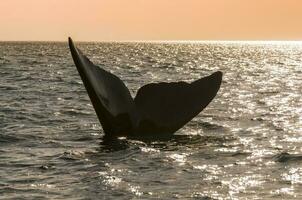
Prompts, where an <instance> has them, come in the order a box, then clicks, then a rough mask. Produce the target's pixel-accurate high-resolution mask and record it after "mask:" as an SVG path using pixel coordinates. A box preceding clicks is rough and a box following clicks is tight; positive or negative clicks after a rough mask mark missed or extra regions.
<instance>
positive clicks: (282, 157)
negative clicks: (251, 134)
mask: <svg viewBox="0 0 302 200" xmlns="http://www.w3.org/2000/svg"><path fill="white" fill-rule="evenodd" d="M273 158H274V160H275V161H277V162H281V163H288V162H301V161H302V155H300V154H289V153H287V152H282V153H280V154H278V155H275V156H274V157H273Z"/></svg>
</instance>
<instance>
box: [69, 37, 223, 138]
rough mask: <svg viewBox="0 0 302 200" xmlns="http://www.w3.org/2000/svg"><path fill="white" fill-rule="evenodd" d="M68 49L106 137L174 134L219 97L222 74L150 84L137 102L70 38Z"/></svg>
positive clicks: (124, 87)
mask: <svg viewBox="0 0 302 200" xmlns="http://www.w3.org/2000/svg"><path fill="white" fill-rule="evenodd" d="M69 47H70V51H71V54H72V57H73V60H74V63H75V65H76V67H77V70H78V72H79V74H80V76H81V79H82V81H83V83H84V86H85V88H86V90H87V93H88V95H89V97H90V100H91V102H92V105H93V107H94V109H95V112H96V114H97V116H98V118H99V121H100V123H101V125H102V127H103V130H104V132H105V135H106V136H109V137H118V136H129V137H149V136H154V135H158V136H159V135H165V136H169V135H172V134H173V133H174V132H175V131H177V130H178V129H180V128H181V127H183V126H184V125H185V124H186V123H187V122H189V121H190V120H191V119H192V118H194V117H195V116H196V115H198V114H199V113H200V112H201V111H202V110H203V109H204V108H205V107H206V106H207V105H208V104H209V103H210V102H211V101H212V99H213V98H214V97H215V96H216V94H217V92H218V90H219V88H220V85H221V81H222V72H220V71H217V72H215V73H213V74H211V75H210V76H207V77H204V78H201V79H199V80H196V81H194V82H192V83H186V82H172V83H165V82H163V83H151V84H147V85H145V86H143V87H141V88H140V89H139V90H138V92H137V94H136V97H135V98H134V99H132V97H131V94H130V92H129V90H128V88H127V87H126V86H125V84H124V83H123V82H122V81H121V80H120V79H119V78H118V77H117V76H115V75H114V74H112V73H110V72H108V71H106V70H104V69H102V68H100V67H98V66H96V65H94V64H93V63H92V62H91V61H90V60H89V59H88V58H87V57H86V56H85V55H83V53H82V52H81V51H80V50H78V49H77V48H76V47H75V45H74V43H73V41H72V39H71V38H69Z"/></svg>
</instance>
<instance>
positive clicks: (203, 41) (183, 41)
mask: <svg viewBox="0 0 302 200" xmlns="http://www.w3.org/2000/svg"><path fill="white" fill-rule="evenodd" d="M75 41H76V42H80V43H196V44H198V43H276V44H277V43H291V44H294V43H301V44H302V40H98V41H96V40H75ZM0 42H21V43H22V42H58V43H61V42H62V43H64V42H68V39H66V40H0Z"/></svg>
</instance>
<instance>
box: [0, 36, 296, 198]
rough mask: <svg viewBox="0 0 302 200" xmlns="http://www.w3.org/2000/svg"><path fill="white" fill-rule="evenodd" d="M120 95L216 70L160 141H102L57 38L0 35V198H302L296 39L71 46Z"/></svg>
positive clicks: (77, 79)
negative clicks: (18, 39)
mask: <svg viewBox="0 0 302 200" xmlns="http://www.w3.org/2000/svg"><path fill="white" fill-rule="evenodd" d="M79 47H80V48H81V49H82V50H83V51H84V52H85V53H86V54H87V55H88V56H89V57H90V58H91V60H92V61H94V62H95V63H97V64H101V65H104V66H105V67H104V68H105V69H107V70H109V71H111V72H113V73H115V74H116V75H118V76H119V77H121V79H122V80H124V81H125V83H126V84H127V86H128V87H129V88H130V90H131V93H132V94H133V95H135V92H136V91H137V89H138V88H139V87H141V86H142V85H144V84H147V83H150V82H158V81H179V80H185V81H192V80H194V79H197V78H200V77H202V76H205V75H209V74H210V73H212V72H214V71H216V70H221V71H222V72H223V73H224V76H223V83H222V86H221V89H220V91H219V93H218V95H217V96H216V98H215V99H214V100H213V102H212V103H211V104H210V105H209V106H208V107H207V108H206V109H205V110H204V111H203V112H202V113H200V114H199V115H198V116H197V117H196V118H194V119H193V120H192V121H191V122H190V123H188V124H187V125H186V126H185V127H183V128H182V129H181V130H179V131H178V132H177V134H178V135H180V136H176V137H175V138H174V139H172V140H170V141H154V142H149V143H144V142H140V141H133V140H127V139H121V140H118V141H103V139H102V136H103V131H102V127H101V126H100V124H99V122H98V120H97V117H96V115H95V113H94V110H93V108H92V106H91V104H90V100H89V99H88V96H87V93H86V91H85V89H84V87H83V85H82V82H81V80H80V77H79V75H78V72H77V71H76V68H75V66H74V64H73V61H72V59H71V56H70V53H69V50H68V47H67V43H4V42H2V43H0V69H1V70H0V199H157V198H160V199H190V198H196V199H302V98H301V93H302V92H301V91H302V44H301V43H300V44H295V43H291V44H286V43H274V44H270V43H194V44H185V43H182V44H177V43H168V44H163V43H80V44H79Z"/></svg>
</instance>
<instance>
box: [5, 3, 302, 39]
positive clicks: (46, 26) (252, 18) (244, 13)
mask: <svg viewBox="0 0 302 200" xmlns="http://www.w3.org/2000/svg"><path fill="white" fill-rule="evenodd" d="M67 36H72V37H73V38H74V39H75V40H77V41H79V40H82V41H106V40H302V0H0V40H66V38H67Z"/></svg>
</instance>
